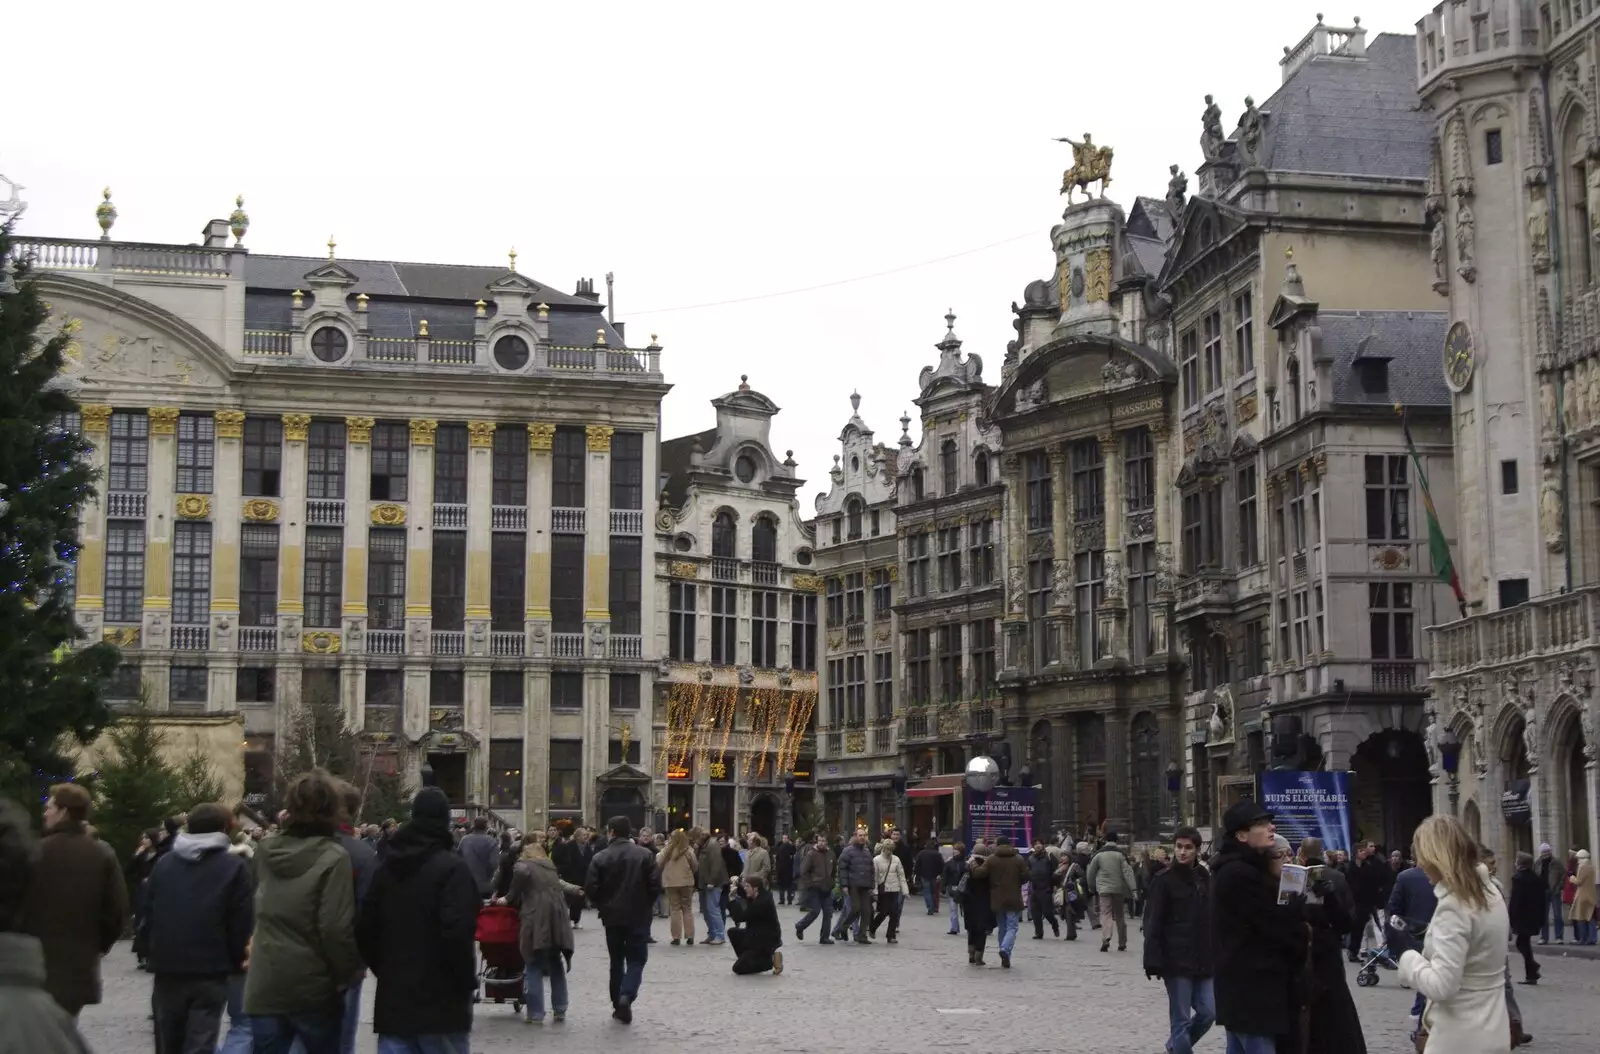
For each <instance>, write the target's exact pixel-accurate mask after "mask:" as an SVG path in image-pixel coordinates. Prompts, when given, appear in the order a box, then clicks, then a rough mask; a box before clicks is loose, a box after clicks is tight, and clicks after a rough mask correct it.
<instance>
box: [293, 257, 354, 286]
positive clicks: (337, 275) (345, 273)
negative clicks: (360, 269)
mask: <svg viewBox="0 0 1600 1054" xmlns="http://www.w3.org/2000/svg"><path fill="white" fill-rule="evenodd" d="M358 281H360V279H359V278H357V277H356V274H355V272H353V271H349V270H346V269H345V267H344V266H343V265H341V264H340V263H338V262H337V261H335V260H329V261H328V262H327V263H325V264H323V265H322V266H320V267H315V268H313V269H311V270H310V271H307V272H306V273H305V282H306V285H309V286H313V287H314V286H319V285H342V286H351V285H355V284H356V283H357V282H358Z"/></svg>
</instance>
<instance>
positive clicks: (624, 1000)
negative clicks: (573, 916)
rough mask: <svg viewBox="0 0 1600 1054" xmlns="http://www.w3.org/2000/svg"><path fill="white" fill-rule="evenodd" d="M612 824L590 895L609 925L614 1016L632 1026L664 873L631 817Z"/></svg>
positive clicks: (587, 889)
mask: <svg viewBox="0 0 1600 1054" xmlns="http://www.w3.org/2000/svg"><path fill="white" fill-rule="evenodd" d="M606 827H607V828H608V829H609V830H610V832H611V842H610V844H608V845H607V846H606V847H605V848H604V849H602V850H600V851H599V852H598V853H596V854H595V855H594V859H592V860H590V861H589V875H588V879H587V880H586V881H585V882H584V894H585V895H586V896H587V897H588V900H589V903H590V904H593V905H594V906H595V907H596V908H598V909H599V910H600V922H601V923H602V924H603V925H604V926H605V928H606V950H607V951H608V952H610V953H611V1016H612V1017H614V1018H616V1019H617V1020H618V1021H621V1022H622V1023H623V1024H624V1025H626V1024H631V1023H632V1021H633V1001H634V1000H635V999H638V998H639V985H640V984H641V983H642V982H643V981H644V964H645V960H646V959H648V958H649V957H650V916H651V908H652V907H653V906H654V905H655V902H656V897H658V896H660V895H661V873H660V872H659V871H657V870H656V866H655V856H654V855H652V854H651V852H650V850H648V849H646V848H645V847H644V846H642V845H639V844H638V843H637V842H635V841H633V839H631V838H630V837H629V833H630V832H631V831H632V829H633V825H632V824H630V823H629V822H628V818H627V817H626V816H613V817H612V818H611V819H610V821H609V822H608V823H607V824H606Z"/></svg>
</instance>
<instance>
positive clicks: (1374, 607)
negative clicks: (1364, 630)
mask: <svg viewBox="0 0 1600 1054" xmlns="http://www.w3.org/2000/svg"><path fill="white" fill-rule="evenodd" d="M1367 607H1368V614H1367V625H1368V628H1369V631H1370V635H1371V643H1372V657H1373V658H1374V659H1388V660H1394V659H1414V658H1416V657H1417V645H1416V635H1415V620H1416V612H1415V611H1413V610H1412V607H1411V583H1410V582H1372V583H1370V584H1368V586H1367Z"/></svg>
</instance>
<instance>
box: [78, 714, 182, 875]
mask: <svg viewBox="0 0 1600 1054" xmlns="http://www.w3.org/2000/svg"><path fill="white" fill-rule="evenodd" d="M106 738H107V739H109V740H110V746H111V749H110V750H109V751H108V752H107V754H106V756H105V757H104V758H102V759H101V762H100V775H99V778H98V779H96V780H95V786H94V792H95V810H94V823H95V826H96V827H97V828H99V831H100V838H101V840H102V841H104V842H105V843H106V844H107V845H109V846H111V847H112V848H113V849H115V850H116V851H117V859H119V860H123V861H126V860H128V859H129V858H130V857H131V856H132V855H133V851H134V850H135V849H137V848H138V847H139V834H140V832H142V831H145V830H147V829H149V828H152V827H160V826H161V824H162V821H164V820H165V819H166V818H167V817H168V816H171V815H173V814H174V813H177V812H178V811H180V810H182V809H187V808H188V807H189V806H188V805H185V804H184V802H183V798H182V795H183V779H182V777H181V776H180V775H179V773H178V771H177V770H176V769H174V768H173V767H172V765H170V764H169V763H168V762H167V760H166V756H165V748H166V745H167V734H166V732H165V731H164V730H163V729H162V728H161V726H160V725H158V724H156V721H155V718H154V716H153V715H152V714H151V712H150V708H149V706H148V705H147V704H146V702H145V700H144V698H143V694H142V693H141V696H140V700H139V707H138V709H136V710H134V711H133V712H132V713H129V714H125V715H123V717H122V718H121V719H120V720H118V721H117V723H116V724H114V725H112V726H111V731H110V732H109V733H107V736H106Z"/></svg>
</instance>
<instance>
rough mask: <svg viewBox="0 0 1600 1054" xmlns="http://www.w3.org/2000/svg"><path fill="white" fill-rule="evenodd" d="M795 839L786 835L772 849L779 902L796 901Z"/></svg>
mask: <svg viewBox="0 0 1600 1054" xmlns="http://www.w3.org/2000/svg"><path fill="white" fill-rule="evenodd" d="M796 848H797V847H796V846H795V844H794V839H792V838H790V837H789V836H788V835H784V836H783V837H782V838H781V839H779V841H778V844H777V845H776V846H774V847H773V850H772V874H773V879H774V884H775V885H776V886H777V889H778V903H780V904H793V903H794V859H795V852H796Z"/></svg>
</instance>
